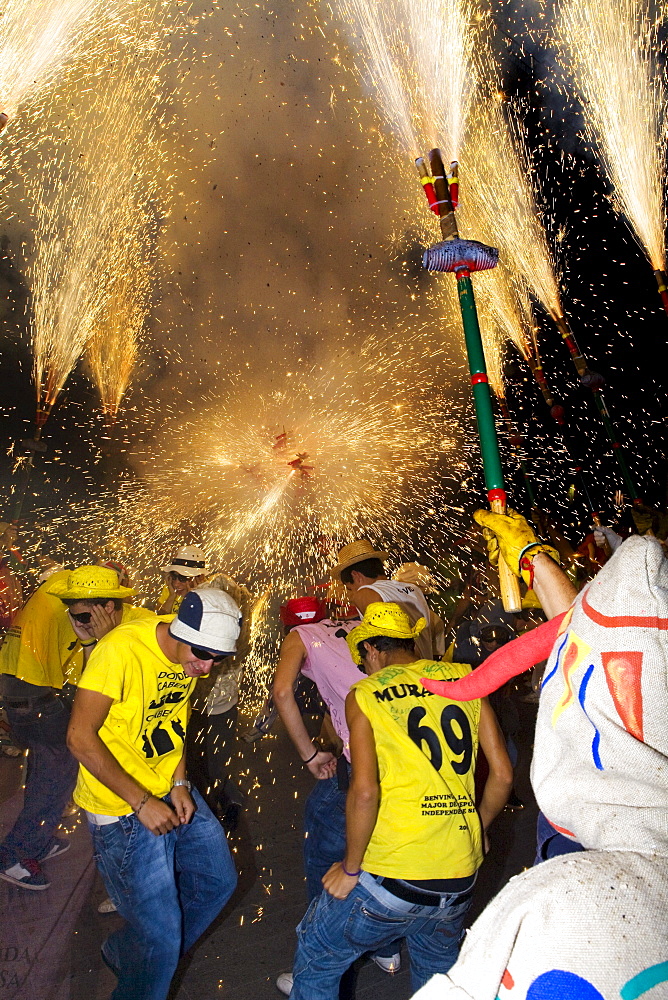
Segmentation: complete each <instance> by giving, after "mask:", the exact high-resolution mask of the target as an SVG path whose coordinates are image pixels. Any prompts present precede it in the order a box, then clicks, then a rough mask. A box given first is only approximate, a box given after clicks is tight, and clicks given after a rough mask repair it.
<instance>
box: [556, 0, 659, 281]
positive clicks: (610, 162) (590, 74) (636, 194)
mask: <svg viewBox="0 0 668 1000" xmlns="http://www.w3.org/2000/svg"><path fill="white" fill-rule="evenodd" d="M557 31H558V38H559V41H560V44H561V49H562V60H563V64H564V70H565V72H566V73H567V74H569V75H570V76H571V77H572V78H573V80H574V82H575V85H576V88H577V90H578V91H579V93H580V96H581V98H582V104H583V112H584V117H585V126H586V132H587V136H588V138H589V139H590V141H591V142H592V143H593V144H595V145H596V146H597V147H598V150H599V153H600V156H601V160H602V161H603V164H604V167H605V170H606V172H607V174H608V177H609V179H610V182H611V184H612V187H613V193H612V197H613V202H614V205H615V208H616V210H617V211H618V212H619V213H621V214H622V215H624V216H625V217H626V218H627V220H628V221H629V223H630V225H631V227H632V229H633V231H634V233H635V235H636V237H637V239H638V241H639V242H640V244H641V246H642V247H643V248H644V250H645V252H646V253H647V256H648V257H649V259H650V261H651V264H652V267H653V268H654V269H655V270H658V269H661V270H665V266H666V253H665V235H664V234H665V228H666V212H665V199H664V191H663V178H664V161H665V145H666V126H667V107H666V85H665V75H664V71H663V69H662V68H661V66H660V65H659V63H658V61H657V57H656V53H657V52H658V51H659V49H660V45H659V41H658V38H657V25H656V23H655V22H654V21H653V20H652V18H651V15H650V11H649V5H648V4H647V3H645V2H643V0H600V2H597V3H595V4H585V3H582V2H580V0H566V2H564V3H563V5H562V8H561V16H560V19H559V22H558V29H557Z"/></svg>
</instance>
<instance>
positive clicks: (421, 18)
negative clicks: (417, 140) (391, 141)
mask: <svg viewBox="0 0 668 1000" xmlns="http://www.w3.org/2000/svg"><path fill="white" fill-rule="evenodd" d="M379 6H384V5H379ZM399 8H403V11H402V10H401V9H399V10H397V12H396V16H398V18H399V21H400V22H401V21H403V22H404V24H405V26H406V31H407V35H408V37H407V39H406V42H407V45H408V47H409V49H410V51H411V53H412V65H413V66H414V67H415V68H416V70H418V72H416V73H415V78H414V89H415V94H416V95H418V94H419V109H418V111H417V115H418V117H419V118H420V119H422V128H421V133H422V135H421V137H422V139H423V142H424V145H423V146H422V147H421V148H423V149H424V148H425V146H426V144H428V143H430V142H431V143H432V144H433V145H436V146H439V147H440V148H441V149H442V151H443V155H444V156H445V157H446V159H448V160H455V159H458V158H459V154H460V149H461V144H462V139H463V133H464V128H465V126H466V123H467V121H468V117H469V110H470V105H471V99H472V96H473V92H474V89H475V84H476V75H475V58H474V57H475V52H476V47H477V43H478V35H479V28H480V25H479V17H480V6H479V4H476V3H473V2H472V0H422V2H420V3H411V2H408V0H402V2H401V3H400V4H399Z"/></svg>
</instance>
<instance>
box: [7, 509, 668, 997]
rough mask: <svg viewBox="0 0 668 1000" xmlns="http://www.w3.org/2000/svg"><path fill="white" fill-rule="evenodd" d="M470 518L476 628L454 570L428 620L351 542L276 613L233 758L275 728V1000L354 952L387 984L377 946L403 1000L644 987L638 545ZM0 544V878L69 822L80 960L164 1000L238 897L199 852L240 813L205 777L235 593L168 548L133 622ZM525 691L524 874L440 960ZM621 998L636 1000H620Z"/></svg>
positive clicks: (646, 650) (663, 647) (646, 763)
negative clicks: (292, 913)
mask: <svg viewBox="0 0 668 1000" xmlns="http://www.w3.org/2000/svg"><path fill="white" fill-rule="evenodd" d="M475 519H476V522H477V523H478V525H479V527H480V529H481V535H480V536H479V538H480V539H481V542H480V547H481V548H483V547H484V543H483V542H482V539H483V538H484V540H485V543H486V553H485V555H486V557H487V556H488V558H489V564H490V565H491V566H495V565H496V564H497V563H498V560H499V559H503V560H505V562H506V563H507V565H508V566H509V567H510V569H511V570H512V571H513V573H514V574H515V575H516V576H517V577H519V578H520V580H521V582H522V591H523V594H524V596H523V601H522V609H521V610H520V611H519V612H515V613H512V614H511V613H508V612H505V611H504V610H503V606H502V604H501V602H500V600H499V599H498V598H496V597H495V595H494V592H493V591H494V587H493V579H494V574H493V572H492V573H491V574H490V573H487V574H485V573H481V569H480V562H478V563H477V564H476V565H475V566H474V567H473V568H472V571H471V572H470V573H469V575H468V577H466V579H465V580H464V581H463V584H462V586H461V587H460V588H454V590H455V591H456V592H455V593H454V595H453V594H452V593H450V594H449V595H448V600H447V601H446V600H444V599H443V593H442V591H443V590H444V589H447V588H444V587H443V586H442V584H441V583H440V582H439V574H438V573H437V572H436V571H435V570H433V571H430V570H428V569H427V568H426V567H425V566H422V565H420V564H418V563H405V564H403V565H402V566H400V567H399V568H398V570H397V571H396V572H395V573H394V575H393V576H392V577H390V576H389V575H388V571H387V567H388V564H391V562H392V561H393V560H392V554H391V553H389V552H386V551H381V550H378V549H376V548H374V546H373V545H372V544H371V543H370V542H369V541H367V540H358V541H354V542H351V543H349V544H347V545H344V546H343V547H342V548H341V549H340V551H339V553H338V560H337V562H336V564H335V565H333V566H332V567H331V578H332V592H331V595H330V594H328V592H327V591H326V590H323V596H321V597H316V596H313V595H312V594H308V593H302V594H300V595H299V596H297V597H293V598H290V599H288V600H286V601H285V603H284V604H283V605H282V606H281V608H280V622H281V624H282V627H283V630H284V638H283V640H282V642H281V645H280V653H279V657H278V664H277V667H276V671H275V677H274V680H273V685H272V689H271V691H269V692H268V697H267V703H266V705H265V707H264V709H263V710H262V712H261V713H260V716H258V718H257V719H256V722H255V725H254V727H252V728H251V730H250V731H249V732H247V733H246V734H245V738H246V739H248V740H249V741H250V740H254V739H257V738H261V737H262V736H263V735H264V734H265V733H266V732H267V731H268V729H269V728H270V726H271V725H272V724H273V722H274V720H275V719H276V718H277V717H280V719H281V721H282V724H283V725H284V727H285V730H286V731H287V734H288V736H289V738H290V740H291V741H292V744H293V746H294V752H295V754H296V755H298V757H299V758H300V759H301V761H303V764H304V766H305V767H306V768H307V769H308V771H309V772H310V773H311V775H312V776H313V779H314V781H313V787H312V790H311V792H310V794H309V796H308V799H307V801H306V804H305V809H304V840H303V845H304V876H305V882H306V890H307V896H308V907H307V909H306V912H305V915H304V917H303V919H302V920H301V922H300V923H299V926H298V927H297V929H296V930H297V947H296V953H295V956H294V961H293V966H292V969H291V970H289V971H282V972H280V974H279V975H278V978H277V980H276V985H277V988H278V990H280V991H281V992H282V993H284V994H285V995H288V996H290V997H292V998H293V1000H336V998H337V997H339V996H341V997H346V996H347V997H352V996H354V990H355V982H354V969H355V963H356V961H357V959H359V958H360V957H361V956H362V955H366V954H368V955H369V956H370V957H371V958H372V960H373V961H374V962H375V963H376V964H377V965H378V966H379V967H380V968H381V969H383V970H384V971H386V972H388V973H392V972H395V971H397V970H398V969H399V967H400V964H401V946H402V942H405V944H406V948H407V951H408V955H409V957H410V971H411V980H412V985H413V989H414V990H416V991H419V996H421V997H422V996H424V997H425V998H428V1000H432V998H436V997H439V998H440V997H443V996H447V997H450V996H452V997H453V1000H454V998H455V997H456V998H458V1000H465V998H467V997H471V998H474V1000H485V998H487V997H490V998H492V1000H494V998H495V997H497V996H501V997H505V992H504V991H507V992H512V991H513V990H514V988H515V986H517V990H516V995H517V996H518V997H527V998H529V997H530V998H531V1000H547V998H548V997H554V996H556V995H557V994H559V995H563V996H565V997H566V998H567V1000H569V998H573V1000H576V998H582V1000H585V998H586V1000H598V998H599V997H602V998H603V1000H608V998H609V997H610V998H612V997H615V998H617V997H619V996H621V997H630V996H631V995H633V997H634V1000H635V997H637V996H640V995H641V993H642V992H646V991H647V990H649V989H651V988H653V986H655V985H657V984H659V983H662V982H663V983H668V963H667V962H666V945H667V944H668V941H667V935H666V932H665V931H664V930H663V921H662V919H661V918H660V917H659V916H658V914H659V908H660V907H661V906H662V905H663V904H664V903H665V902H666V901H668V871H667V870H666V857H667V855H668V834H667V833H666V823H665V816H666V815H667V814H666V811H665V809H666V802H665V801H664V799H665V798H666V795H667V794H668V788H667V784H666V781H665V777H666V773H667V768H668V743H667V742H666V737H665V736H664V729H665V727H664V726H663V723H662V712H663V709H664V706H665V702H666V676H667V668H668V561H667V560H666V553H665V551H664V549H663V548H662V542H661V536H662V535H663V536H665V532H664V531H663V527H662V525H663V522H662V521H661V518H660V516H659V515H656V516H655V517H653V518H651V519H650V522H649V523H647V524H645V523H644V522H641V525H640V528H641V532H642V534H640V533H638V531H637V530H636V531H635V532H633V533H632V536H631V537H628V538H626V539H624V538H623V537H622V534H621V533H620V534H618V533H617V532H615V531H613V530H612V529H609V528H597V529H596V531H595V532H592V535H591V536H589V537H588V538H587V539H585V541H584V542H583V543H582V545H581V546H580V547H579V548H577V549H574V548H572V547H570V546H569V545H568V543H567V542H566V540H565V538H564V536H563V534H561V533H559V532H558V531H557V529H556V528H555V527H554V526H553V525H551V524H549V523H548V522H546V521H545V520H544V519H543V520H540V521H539V519H538V518H536V519H535V520H536V521H537V522H538V523H539V524H540V529H541V534H540V535H539V534H538V533H537V531H536V529H535V528H534V526H533V525H532V524H531V523H529V521H527V520H525V518H523V517H521V516H520V515H518V514H515V513H514V512H508V514H506V515H497V514H491V513H489V512H486V511H478V512H477V513H476V515H475ZM0 527H1V528H2V536H3V539H4V541H3V544H4V546H5V551H6V553H7V554H6V555H5V558H4V559H3V561H2V564H1V567H2V572H3V574H4V575H3V577H2V579H3V580H4V581H5V584H4V589H3V590H2V593H0V597H2V599H3V613H4V615H5V617H4V628H5V634H4V639H3V643H2V647H1V648H0V697H1V699H2V705H3V710H4V713H5V731H4V734H3V749H4V751H5V752H16V753H21V752H22V751H23V750H27V751H28V755H27V762H26V770H25V791H24V798H23V806H22V809H21V811H20V813H19V815H18V817H17V819H16V821H15V822H14V824H13V826H12V828H11V829H10V830H9V831H8V832H7V834H6V836H5V837H4V840H3V841H2V843H0V879H2V880H4V881H5V882H8V883H10V884H11V885H13V886H14V887H16V888H18V889H21V890H24V891H33V892H39V891H47V890H48V889H49V886H50V877H51V876H50V875H47V871H46V869H45V867H44V862H46V861H50V860H51V859H53V858H55V857H57V856H58V855H60V854H62V853H64V852H65V851H66V850H67V849H68V847H69V842H68V840H67V838H66V837H63V836H62V834H61V835H60V836H59V835H58V833H59V824H60V821H61V818H62V816H63V812H64V810H66V809H67V806H68V803H69V802H70V800H71V799H73V801H74V807H75V808H78V809H80V810H82V811H83V813H84V814H85V816H86V819H87V823H88V827H89V830H90V836H91V842H92V847H93V853H94V857H95V860H96V864H97V868H98V870H99V873H100V876H101V878H102V880H103V882H104V886H105V889H106V892H107V894H108V898H107V899H106V900H105V901H104V903H103V904H102V907H101V910H102V912H110V911H113V910H116V911H117V912H118V913H119V914H120V915H121V917H123V919H124V923H123V926H122V928H121V929H119V930H116V931H114V932H113V933H112V934H111V935H110V936H109V937H108V938H107V939H106V941H105V942H104V944H103V946H102V958H103V960H104V962H105V963H106V964H107V966H108V967H109V968H110V969H111V970H112V971H113V973H114V974H115V976H116V977H117V981H118V982H117V986H116V988H115V989H114V992H113V994H112V996H113V998H114V1000H164V998H166V996H167V994H168V991H169V988H170V983H171V982H172V978H173V976H174V973H175V971H176V968H177V965H178V963H179V961H180V959H181V957H182V956H183V955H184V954H185V953H186V952H187V951H188V950H189V949H190V948H191V947H192V946H193V945H194V944H195V942H196V941H197V940H198V939H199V938H200V937H201V935H202V934H203V933H204V932H205V931H206V929H207V928H208V927H209V926H210V924H211V923H212V921H213V920H215V918H216V917H217V916H218V914H219V913H220V912H221V910H222V909H223V908H224V906H225V904H226V903H227V902H228V900H229V899H230V897H231V896H232V893H233V892H234V889H235V886H236V882H237V876H236V871H235V867H234V864H233V861H232V856H231V853H230V850H229V847H228V840H227V832H229V831H230V830H233V829H234V828H235V826H236V824H237V822H238V820H239V816H240V813H241V811H242V810H243V806H244V795H243V792H242V790H241V789H240V788H239V786H238V784H237V782H236V780H235V774H234V769H233V767H232V765H231V761H232V758H233V756H234V746H235V739H236V725H237V714H238V702H239V696H240V695H239V692H240V685H241V681H242V675H243V670H244V663H245V661H246V660H247V658H248V655H249V651H250V642H251V619H252V610H253V605H254V598H253V595H252V594H251V593H250V591H249V590H248V589H247V588H246V587H244V586H242V585H241V584H240V583H238V582H237V581H235V580H234V579H232V578H231V577H230V576H229V575H228V574H226V573H224V572H213V571H212V567H211V566H210V565H209V563H208V561H207V557H206V555H205V553H204V552H203V551H202V549H200V548H199V547H197V546H195V545H186V546H183V547H182V548H180V549H179V550H178V551H177V552H176V554H175V555H174V557H173V558H172V559H171V561H168V562H167V563H166V565H165V566H164V567H163V569H162V571H163V574H164V581H163V583H164V585H163V589H162V592H161V593H160V594H159V596H157V597H156V600H155V603H154V608H153V609H150V608H149V607H148V606H144V605H140V604H135V603H133V599H134V598H136V596H137V595H136V591H135V589H134V588H133V587H132V585H131V581H130V578H129V575H128V572H127V570H126V568H125V567H124V566H123V565H122V564H121V563H118V562H116V561H103V560H102V559H95V560H92V561H91V563H90V564H89V565H83V566H78V567H75V568H66V567H64V566H62V565H61V564H59V563H57V562H55V561H54V560H45V561H44V564H43V565H42V566H40V568H39V572H38V573H36V574H34V576H35V577H36V579H35V583H36V586H34V587H33V592H32V593H31V594H30V596H28V593H29V591H30V586H29V585H28V586H25V585H23V586H22V584H21V572H23V573H24V574H25V573H26V565H25V563H23V561H22V557H21V556H20V552H19V548H18V545H17V543H18V539H17V535H16V530H15V529H14V528H13V526H11V525H7V524H4V525H0ZM10 529H11V530H10ZM657 535H658V536H659V537H658V538H657ZM10 557H11V559H13V560H14V563H13V564H12V563H10ZM483 577H484V579H485V580H486V582H485V583H483V582H481V579H482V578H483ZM442 579H443V577H442V575H441V577H440V580H442ZM451 589H453V588H452V587H451ZM439 592H440V593H439ZM330 596H331V600H329V599H328V598H329V597H330ZM26 597H27V599H26ZM439 597H440V600H439ZM439 612H440V613H439ZM532 671H533V673H531V672H532ZM523 672H528V673H527V676H529V677H530V678H531V683H530V684H528V685H527V686H526V698H527V699H528V700H536V701H538V700H539V705H538V724H537V730H536V742H535V753H534V760H533V765H532V768H533V772H532V780H533V786H534V790H535V792H536V796H537V799H538V803H539V806H540V809H541V813H540V816H539V822H538V830H537V844H536V865H537V867H536V868H535V869H533V870H531V871H528V872H526V873H525V874H524V875H522V876H521V877H520V878H518V879H513V880H512V882H511V883H510V884H509V885H508V886H507V887H506V888H505V889H504V890H503V891H502V892H501V893H500V895H499V896H498V897H497V898H496V899H495V900H493V901H492V903H491V904H490V906H489V907H488V909H487V910H486V911H485V912H484V913H483V915H482V917H481V918H480V919H479V920H478V921H477V922H476V924H475V925H474V927H473V929H472V930H471V931H470V933H469V934H468V935H467V938H466V942H465V944H464V947H463V949H462V951H461V954H460V947H461V945H462V938H463V934H464V928H465V926H466V921H467V915H468V912H469V909H470V905H471V901H472V897H473V893H474V888H475V883H476V878H477V874H478V871H479V869H480V866H481V864H482V862H483V858H484V855H485V853H486V850H487V849H488V845H489V837H490V827H491V826H492V824H493V822H494V820H495V818H496V817H497V816H498V815H499V813H500V812H501V811H502V810H503V809H504V807H505V806H506V804H507V803H508V802H509V800H510V801H511V802H512V799H513V797H514V792H513V780H514V767H515V765H516V762H517V748H516V736H517V727H518V724H519V723H518V718H517V715H516V713H515V714H514V713H513V710H512V704H513V703H512V699H510V698H509V697H508V696H507V695H508V685H509V684H510V683H512V682H513V678H514V677H516V676H517V675H518V674H520V673H523ZM539 690H540V698H539V695H538V692H539ZM313 716H316V717H317V720H318V721H317V725H318V726H321V728H320V734H317V729H314V724H313ZM314 736H315V737H316V738H314ZM10 748H11V749H10ZM566 856H567V857H566ZM569 865H570V867H569ZM47 867H48V866H47ZM643 901H644V902H643ZM586 920H591V925H589V924H587V925H586V927H587V931H586V933H587V935H588V936H587V939H586V944H585V943H583V937H582V934H583V927H584V926H585V924H584V923H583V921H586ZM613 953H614V960H610V957H611V955H612V954H613ZM660 967H662V968H663V970H664V973H665V975H663V973H662V972H661V970H660ZM279 971H280V970H277V972H279ZM662 975H663V979H662V978H661V976H662ZM643 977H644V979H643ZM641 980H642V982H641ZM632 981H633V982H634V983H636V985H642V984H643V983H647V984H649V985H646V986H645V989H644V990H640V992H635V993H633V994H632V993H631V992H629V989H628V983H630V982H632ZM582 984H585V985H584V986H583V985H582ZM624 989H626V993H624V992H623V991H624ZM578 990H579V992H578ZM656 996H659V994H658V993H657V994H656ZM511 1000H512V998H511Z"/></svg>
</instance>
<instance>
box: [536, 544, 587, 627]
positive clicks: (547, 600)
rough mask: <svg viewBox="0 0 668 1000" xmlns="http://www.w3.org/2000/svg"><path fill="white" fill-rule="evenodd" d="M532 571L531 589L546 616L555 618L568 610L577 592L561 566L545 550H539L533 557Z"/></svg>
mask: <svg viewBox="0 0 668 1000" xmlns="http://www.w3.org/2000/svg"><path fill="white" fill-rule="evenodd" d="M530 554H531V553H529V555H530ZM533 572H534V577H533V589H534V590H535V592H536V597H537V598H538V600H539V601H540V603H541V607H542V609H543V611H544V612H545V614H546V615H547V617H548V618H556V616H557V615H560V614H562V613H563V612H564V611H568V609H569V608H570V606H571V604H572V603H573V601H574V600H575V598H576V597H577V596H578V592H577V590H576V589H575V587H574V586H573V584H572V583H571V581H570V580H569V579H568V577H567V576H566V574H565V573H564V571H563V569H562V568H561V566H557V564H556V562H555V561H554V559H550V557H549V556H548V555H546V553H545V552H539V553H538V555H537V556H536V557H535V558H534V559H533Z"/></svg>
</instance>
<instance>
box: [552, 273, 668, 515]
mask: <svg viewBox="0 0 668 1000" xmlns="http://www.w3.org/2000/svg"><path fill="white" fill-rule="evenodd" d="M655 274H662V275H663V271H661V272H655ZM663 277H665V275H663ZM658 280H659V279H658V278H657V281H658ZM659 290H660V289H659ZM663 294H664V293H662V297H663ZM666 294H667V295H668V293H666ZM552 319H553V320H554V323H555V325H556V327H557V329H558V330H559V333H560V334H561V336H562V338H563V340H564V343H565V344H566V347H567V348H568V351H569V354H570V356H571V360H572V362H573V364H574V365H575V368H576V371H577V373H578V377H579V379H580V382H581V383H582V384H583V385H584V386H586V387H587V388H588V389H591V391H592V395H593V396H594V403H595V404H596V409H597V410H598V412H599V416H600V418H601V423H602V424H603V426H604V428H605V432H606V434H607V435H608V439H609V441H610V444H611V445H612V453H613V455H614V456H615V458H616V459H617V465H618V466H619V471H620V472H621V474H622V479H623V480H624V483H625V485H626V489H627V491H628V494H629V496H630V497H631V500H632V501H633V502H634V503H638V502H639V500H640V495H639V493H638V488H637V487H636V484H635V482H634V480H633V476H632V475H631V470H630V469H629V467H628V463H627V461H626V456H625V455H624V452H623V450H622V446H621V444H620V442H619V440H618V438H617V434H616V433H615V428H614V425H613V423H612V419H611V417H610V413H609V412H608V408H607V406H606V405H605V400H604V399H603V396H602V395H601V389H602V388H603V386H604V385H605V379H604V378H603V376H602V375H599V374H598V372H593V371H592V370H591V369H590V367H589V365H588V364H587V359H586V357H585V356H584V354H583V353H582V351H581V350H580V348H579V347H578V344H577V341H576V339H575V337H574V336H573V332H572V331H571V329H570V327H569V326H568V323H567V322H566V318H565V317H564V315H563V314H559V313H557V312H552Z"/></svg>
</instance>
